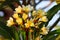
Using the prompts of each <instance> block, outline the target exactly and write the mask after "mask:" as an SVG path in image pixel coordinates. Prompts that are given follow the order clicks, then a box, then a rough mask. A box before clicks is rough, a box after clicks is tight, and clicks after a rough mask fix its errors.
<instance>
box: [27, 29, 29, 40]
mask: <svg viewBox="0 0 60 40" xmlns="http://www.w3.org/2000/svg"><path fill="white" fill-rule="evenodd" d="M28 33H29V30H28V29H26V40H29V35H28Z"/></svg>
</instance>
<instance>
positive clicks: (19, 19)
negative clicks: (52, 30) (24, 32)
mask: <svg viewBox="0 0 60 40" xmlns="http://www.w3.org/2000/svg"><path fill="white" fill-rule="evenodd" d="M47 21H48V19H47V17H46V13H45V12H44V11H43V10H34V8H33V7H32V6H30V5H28V6H24V5H23V6H22V7H21V6H18V7H17V8H16V9H15V13H14V14H13V15H12V17H10V18H9V20H8V21H7V26H8V27H11V26H13V25H15V24H18V25H19V26H20V27H22V28H31V27H34V28H39V25H40V24H41V23H42V22H47ZM43 29H44V27H43ZM43 29H42V30H43Z"/></svg>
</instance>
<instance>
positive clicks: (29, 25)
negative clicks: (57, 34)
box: [25, 20, 34, 28]
mask: <svg viewBox="0 0 60 40" xmlns="http://www.w3.org/2000/svg"><path fill="white" fill-rule="evenodd" d="M33 26H34V23H33V22H32V21H30V20H27V23H25V27H26V28H29V27H33Z"/></svg>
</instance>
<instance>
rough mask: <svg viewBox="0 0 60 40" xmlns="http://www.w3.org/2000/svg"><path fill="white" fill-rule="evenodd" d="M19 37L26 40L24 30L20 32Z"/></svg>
mask: <svg viewBox="0 0 60 40" xmlns="http://www.w3.org/2000/svg"><path fill="white" fill-rule="evenodd" d="M20 35H21V37H22V39H23V40H26V32H25V31H24V30H20Z"/></svg>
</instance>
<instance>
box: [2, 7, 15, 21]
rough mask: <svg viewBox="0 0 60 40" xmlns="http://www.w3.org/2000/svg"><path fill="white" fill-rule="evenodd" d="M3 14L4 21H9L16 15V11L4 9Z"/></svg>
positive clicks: (8, 8)
mask: <svg viewBox="0 0 60 40" xmlns="http://www.w3.org/2000/svg"><path fill="white" fill-rule="evenodd" d="M3 12H4V18H3V20H8V19H9V17H11V16H12V15H13V13H14V11H13V10H12V9H11V8H10V7H8V6H7V7H4V8H3Z"/></svg>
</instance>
